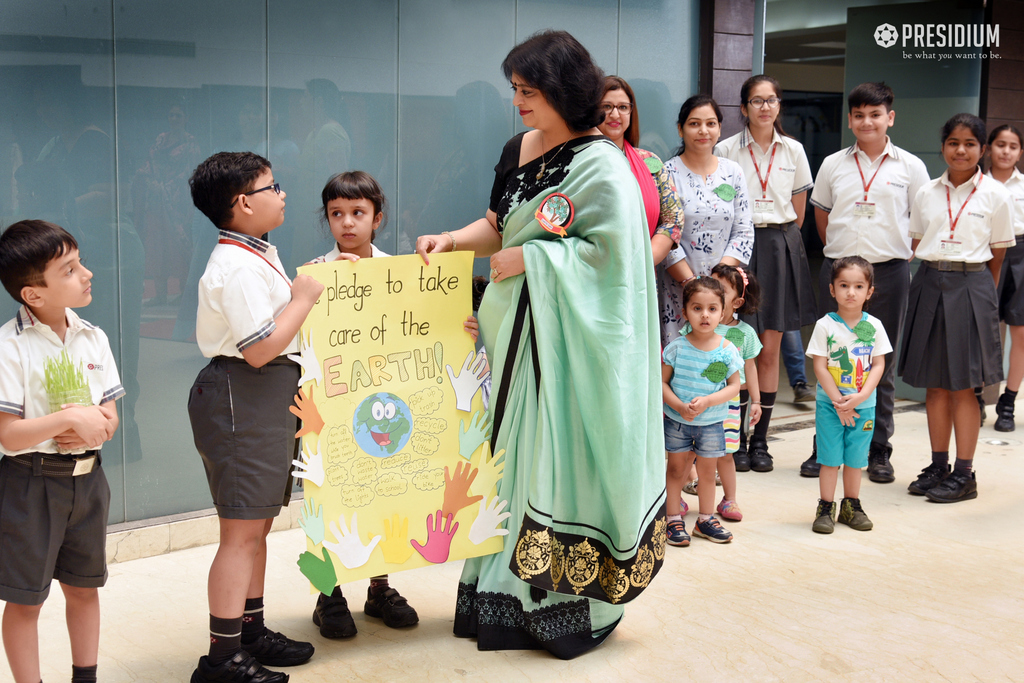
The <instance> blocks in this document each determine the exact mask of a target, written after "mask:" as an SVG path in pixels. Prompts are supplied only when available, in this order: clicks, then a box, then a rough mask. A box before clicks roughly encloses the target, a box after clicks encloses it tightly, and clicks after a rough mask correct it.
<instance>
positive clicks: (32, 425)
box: [0, 406, 109, 451]
mask: <svg viewBox="0 0 1024 683" xmlns="http://www.w3.org/2000/svg"><path fill="white" fill-rule="evenodd" d="M108 426H109V418H108V417H107V416H106V415H105V414H104V413H103V411H102V410H101V409H100V408H99V407H98V406H75V407H73V408H67V409H65V410H61V411H58V412H56V413H51V414H49V415H44V416H42V417H33V418H29V419H25V418H22V417H19V416H17V415H11V414H10V413H0V444H2V445H3V447H4V448H5V449H7V450H9V451H22V450H25V449H26V448H32V447H33V446H36V445H38V444H41V443H43V442H45V441H49V440H50V439H53V438H55V437H56V436H58V435H59V434H62V433H64V432H67V431H68V430H73V431H74V432H75V433H76V434H78V435H79V437H80V438H81V439H82V442H83V444H84V447H86V448H96V447H98V446H100V445H102V444H103V442H104V441H106V440H107V436H106V435H107V428H108Z"/></svg>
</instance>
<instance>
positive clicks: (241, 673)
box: [191, 650, 288, 683]
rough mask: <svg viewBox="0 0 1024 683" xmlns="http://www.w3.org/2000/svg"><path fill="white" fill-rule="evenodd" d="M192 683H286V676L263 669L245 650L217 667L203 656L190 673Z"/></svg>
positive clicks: (279, 672)
mask: <svg viewBox="0 0 1024 683" xmlns="http://www.w3.org/2000/svg"><path fill="white" fill-rule="evenodd" d="M191 681H192V683H288V674H286V673H283V672H281V671H271V670H270V669H265V668H263V666H261V665H260V663H259V662H257V661H256V659H255V658H254V657H252V656H251V655H250V654H249V653H248V652H246V651H245V650H239V651H238V652H236V653H235V656H234V657H232V658H231V659H229V660H228V661H226V662H222V663H221V664H218V665H217V666H214V665H213V664H210V659H209V658H208V657H207V656H206V655H203V656H202V657H200V658H199V666H197V667H196V670H195V671H193V672H192V679H191Z"/></svg>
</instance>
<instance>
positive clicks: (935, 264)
mask: <svg viewBox="0 0 1024 683" xmlns="http://www.w3.org/2000/svg"><path fill="white" fill-rule="evenodd" d="M921 263H923V264H924V265H926V266H928V267H929V268H931V269H933V270H937V271H939V272H957V273H977V272H979V271H982V270H986V269H987V268H988V264H987V263H966V262H964V261H922V262H921Z"/></svg>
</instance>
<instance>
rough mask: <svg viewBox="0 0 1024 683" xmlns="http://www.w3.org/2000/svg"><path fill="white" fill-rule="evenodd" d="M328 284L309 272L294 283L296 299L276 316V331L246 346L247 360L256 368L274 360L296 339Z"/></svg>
mask: <svg viewBox="0 0 1024 683" xmlns="http://www.w3.org/2000/svg"><path fill="white" fill-rule="evenodd" d="M323 289H324V286H323V285H322V284H320V283H319V282H318V281H317V280H314V279H313V278H311V277H310V276H308V275H299V276H297V277H296V278H295V281H294V282H293V283H292V300H291V301H290V302H289V303H288V305H287V306H285V308H284V310H283V311H281V313H280V315H278V316H277V317H276V318H274V331H273V332H271V333H270V334H269V335H267V336H266V337H264V338H263V339H261V340H259V341H258V342H256V343H255V344H252V345H250V346H247V347H245V348H244V349H242V357H243V358H245V362H247V363H248V364H249V365H251V366H253V367H254V368H261V367H263V366H264V365H266V364H267V363H269V362H270V361H272V360H274V359H275V358H277V357H278V356H280V355H281V353H283V352H284V350H285V349H287V348H288V345H289V344H291V343H292V341H293V340H294V339H295V335H297V334H298V333H299V328H300V327H302V323H303V322H305V320H306V316H307V315H309V312H310V311H311V310H313V305H314V304H315V303H316V300H317V298H319V296H320V292H322V291H323Z"/></svg>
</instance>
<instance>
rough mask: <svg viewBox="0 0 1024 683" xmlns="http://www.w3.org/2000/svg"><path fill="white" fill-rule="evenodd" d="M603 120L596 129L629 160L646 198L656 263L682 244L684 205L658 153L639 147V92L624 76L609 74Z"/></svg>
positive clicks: (603, 97) (602, 101) (647, 216)
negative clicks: (636, 93)
mask: <svg viewBox="0 0 1024 683" xmlns="http://www.w3.org/2000/svg"><path fill="white" fill-rule="evenodd" d="M601 111H603V112H604V122H603V123H601V124H600V125H599V126H598V127H597V129H598V130H600V131H601V132H602V133H604V134H605V136H606V137H608V139H610V140H611V141H612V142H614V143H615V144H616V145H617V146H618V148H619V149H621V150H622V152H623V154H625V155H626V159H627V160H628V161H629V170H630V171H632V172H633V176H634V177H635V178H636V182H637V183H639V185H640V194H641V195H642V196H643V199H644V216H645V217H646V219H647V229H648V231H649V232H650V236H651V252H652V254H653V256H654V264H655V265H657V264H659V263H661V262H662V261H663V260H665V256H666V255H667V254H668V252H669V250H670V249H672V248H673V247H674V246H676V245H677V244H679V235H680V231H681V229H682V227H681V225H680V224H681V222H682V218H683V216H682V211H683V205H682V202H681V201H680V200H679V195H678V194H677V193H676V186H675V183H673V182H672V176H670V175H669V174H668V171H666V170H665V164H663V163H662V161H661V159H659V158H658V155H657V154H654V153H653V152H648V151H647V150H645V149H639V148H638V147H637V145H638V144H640V114H639V112H638V111H637V108H636V96H634V95H633V89H632V88H630V87H629V83H627V82H626V81H625V80H624V79H622V78H619V77H618V76H608V77H606V78H605V79H604V94H603V95H602V96H601Z"/></svg>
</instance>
